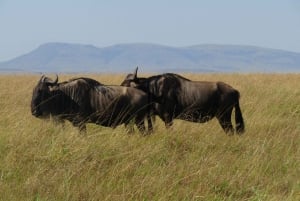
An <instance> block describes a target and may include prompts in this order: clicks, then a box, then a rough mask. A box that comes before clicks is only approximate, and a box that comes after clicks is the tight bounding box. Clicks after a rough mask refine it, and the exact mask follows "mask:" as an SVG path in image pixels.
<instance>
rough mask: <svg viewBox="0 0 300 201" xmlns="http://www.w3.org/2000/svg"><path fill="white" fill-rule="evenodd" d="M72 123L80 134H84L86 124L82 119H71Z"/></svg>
mask: <svg viewBox="0 0 300 201" xmlns="http://www.w3.org/2000/svg"><path fill="white" fill-rule="evenodd" d="M72 124H73V126H75V127H78V129H79V132H80V133H81V134H86V125H85V122H84V121H82V120H79V119H73V121H72Z"/></svg>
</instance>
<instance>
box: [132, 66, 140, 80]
mask: <svg viewBox="0 0 300 201" xmlns="http://www.w3.org/2000/svg"><path fill="white" fill-rule="evenodd" d="M138 69H139V67H138V66H137V67H136V69H135V70H134V73H133V75H134V79H136V78H137V71H138Z"/></svg>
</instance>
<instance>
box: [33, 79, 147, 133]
mask: <svg viewBox="0 0 300 201" xmlns="http://www.w3.org/2000/svg"><path fill="white" fill-rule="evenodd" d="M147 104H148V95H147V94H146V93H145V92H143V91H141V90H138V89H135V88H131V87H124V86H109V85H103V84H101V83H99V82H98V81H96V80H93V79H90V78H75V79H71V80H69V81H66V82H61V83H58V76H57V75H56V79H55V80H54V81H53V80H51V79H50V78H48V77H45V76H44V75H43V76H42V77H41V79H40V80H39V81H38V84H37V85H36V87H35V88H34V90H33V95H32V101H31V113H32V115H34V116H35V117H39V118H45V117H50V115H51V116H53V117H55V118H57V119H59V120H61V121H64V120H68V121H70V122H71V123H72V124H73V125H74V126H76V127H79V130H80V131H86V125H85V124H86V123H96V124H99V125H102V126H106V127H112V128H115V127H116V126H117V125H119V124H123V123H124V124H125V126H126V125H127V124H128V123H129V121H131V120H132V119H134V120H135V124H136V125H137V127H138V129H139V130H140V132H142V133H144V131H145V125H144V119H145V118H146V117H147V115H148V113H149V105H147ZM148 127H149V130H152V125H151V122H150V125H149V122H148Z"/></svg>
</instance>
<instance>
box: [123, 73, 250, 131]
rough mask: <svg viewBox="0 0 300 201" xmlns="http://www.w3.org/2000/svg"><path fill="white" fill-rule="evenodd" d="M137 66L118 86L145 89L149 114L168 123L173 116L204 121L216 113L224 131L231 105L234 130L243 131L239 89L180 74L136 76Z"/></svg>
mask: <svg viewBox="0 0 300 201" xmlns="http://www.w3.org/2000/svg"><path fill="white" fill-rule="evenodd" d="M137 70H138V68H136V70H135V72H134V73H133V74H128V75H127V76H126V78H125V80H124V81H123V82H122V84H121V85H122V86H131V87H135V88H138V89H140V90H142V91H144V92H146V93H148V96H149V100H150V101H152V102H154V103H155V104H153V105H154V108H153V109H152V111H153V114H156V115H159V117H160V118H161V119H162V120H163V121H164V122H165V125H166V127H167V128H168V127H169V126H171V125H172V123H173V119H174V118H177V119H182V120H187V121H192V122H200V123H203V122H207V121H209V120H211V119H212V118H213V117H216V118H217V119H218V121H219V123H220V125H221V126H222V128H223V130H224V131H225V132H226V133H229V134H232V133H234V129H233V126H232V123H231V113H232V110H233V108H235V121H236V132H237V133H238V134H241V133H243V132H244V127H245V126H244V121H243V117H242V113H241V109H240V106H239V96H240V94H239V92H238V91H237V90H236V89H234V88H232V87H231V86H229V85H228V84H226V83H224V82H206V81H205V82H204V81H191V80H189V79H186V78H184V77H182V76H180V75H177V74H172V73H166V74H161V75H155V76H151V77H148V78H138V77H137Z"/></svg>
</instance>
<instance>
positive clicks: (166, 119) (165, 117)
mask: <svg viewBox="0 0 300 201" xmlns="http://www.w3.org/2000/svg"><path fill="white" fill-rule="evenodd" d="M163 120H164V122H165V125H166V128H167V129H168V128H170V127H171V126H172V125H173V119H172V117H171V116H170V115H169V114H168V113H164V114H163Z"/></svg>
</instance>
